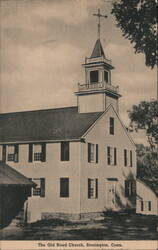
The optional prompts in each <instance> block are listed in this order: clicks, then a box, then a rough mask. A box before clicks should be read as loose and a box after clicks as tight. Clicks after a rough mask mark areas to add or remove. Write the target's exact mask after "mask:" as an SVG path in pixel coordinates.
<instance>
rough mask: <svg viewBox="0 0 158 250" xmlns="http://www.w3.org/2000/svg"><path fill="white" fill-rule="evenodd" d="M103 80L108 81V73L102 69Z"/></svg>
mask: <svg viewBox="0 0 158 250" xmlns="http://www.w3.org/2000/svg"><path fill="white" fill-rule="evenodd" d="M104 81H105V82H107V83H108V82H109V73H108V72H107V71H104Z"/></svg>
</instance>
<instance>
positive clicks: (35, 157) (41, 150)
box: [29, 143, 46, 162]
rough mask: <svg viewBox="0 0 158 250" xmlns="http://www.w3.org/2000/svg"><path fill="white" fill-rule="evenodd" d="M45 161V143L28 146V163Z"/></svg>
mask: <svg viewBox="0 0 158 250" xmlns="http://www.w3.org/2000/svg"><path fill="white" fill-rule="evenodd" d="M33 161H41V162H45V161H46V143H38V144H32V143H30V144H29V162H33Z"/></svg>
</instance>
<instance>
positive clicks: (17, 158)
mask: <svg viewBox="0 0 158 250" xmlns="http://www.w3.org/2000/svg"><path fill="white" fill-rule="evenodd" d="M18 161H19V145H18V144H15V154H14V162H18Z"/></svg>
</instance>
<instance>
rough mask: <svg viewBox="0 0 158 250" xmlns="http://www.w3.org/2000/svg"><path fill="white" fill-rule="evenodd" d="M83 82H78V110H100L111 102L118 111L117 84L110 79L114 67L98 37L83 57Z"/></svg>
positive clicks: (84, 111) (83, 111)
mask: <svg viewBox="0 0 158 250" xmlns="http://www.w3.org/2000/svg"><path fill="white" fill-rule="evenodd" d="M83 67H84V68H85V83H84V84H80V83H79V84H78V91H77V92H75V94H76V96H77V103H78V112H80V113H89V112H101V111H105V110H106V108H107V107H108V106H109V105H110V104H112V105H113V107H114V108H115V110H116V111H117V112H118V110H119V107H118V99H119V97H120V96H121V95H120V94H119V89H118V86H117V87H116V86H114V85H113V84H112V81H111V70H112V69H114V67H113V66H112V64H111V60H108V59H107V58H106V56H105V54H104V50H103V47H102V45H101V41H100V39H98V40H97V41H96V43H95V46H94V49H93V52H92V54H91V56H90V57H89V58H85V63H84V64H83Z"/></svg>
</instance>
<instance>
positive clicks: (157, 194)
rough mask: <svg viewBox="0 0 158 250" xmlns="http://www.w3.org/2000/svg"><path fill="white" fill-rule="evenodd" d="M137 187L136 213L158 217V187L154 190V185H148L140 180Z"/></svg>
mask: <svg viewBox="0 0 158 250" xmlns="http://www.w3.org/2000/svg"><path fill="white" fill-rule="evenodd" d="M136 186H137V199H136V213H139V214H146V215H158V186H157V185H155V187H157V188H153V187H154V185H152V187H151V185H149V184H146V183H145V182H143V181H141V180H138V179H137V182H136Z"/></svg>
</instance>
